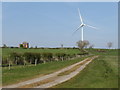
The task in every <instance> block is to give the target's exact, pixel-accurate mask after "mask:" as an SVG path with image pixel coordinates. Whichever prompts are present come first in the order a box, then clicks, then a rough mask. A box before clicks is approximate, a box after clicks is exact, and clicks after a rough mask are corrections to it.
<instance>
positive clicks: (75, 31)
mask: <svg viewBox="0 0 120 90" xmlns="http://www.w3.org/2000/svg"><path fill="white" fill-rule="evenodd" d="M79 28H81V25H80V26H79V27H78V28H77V29H76V30H75V31H74V32H73V34H75V33H76V32H77V31H78V30H79Z"/></svg>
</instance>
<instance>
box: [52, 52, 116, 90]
mask: <svg viewBox="0 0 120 90" xmlns="http://www.w3.org/2000/svg"><path fill="white" fill-rule="evenodd" d="M94 54H99V55H100V57H99V58H98V59H96V60H93V62H91V63H90V64H89V65H88V66H87V67H86V68H85V69H84V70H83V71H81V72H80V73H79V74H78V75H77V76H76V77H74V78H72V79H71V80H69V81H67V82H64V83H62V84H60V85H57V86H55V87H53V88H117V87H118V56H117V51H116V50H111V51H106V52H104V53H103V52H102V53H101V52H100V53H98V52H95V51H94Z"/></svg>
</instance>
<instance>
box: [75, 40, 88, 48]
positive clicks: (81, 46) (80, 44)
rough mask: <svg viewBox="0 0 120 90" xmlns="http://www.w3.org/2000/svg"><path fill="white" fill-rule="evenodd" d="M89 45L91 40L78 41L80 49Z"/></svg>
mask: <svg viewBox="0 0 120 90" xmlns="http://www.w3.org/2000/svg"><path fill="white" fill-rule="evenodd" d="M88 45H89V41H87V40H84V41H81V40H80V41H78V42H77V46H78V47H79V49H83V48H85V47H87V46H88Z"/></svg>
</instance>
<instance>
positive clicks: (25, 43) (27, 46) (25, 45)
mask: <svg viewBox="0 0 120 90" xmlns="http://www.w3.org/2000/svg"><path fill="white" fill-rule="evenodd" d="M19 47H20V48H21V47H22V48H29V43H27V42H23V43H22V44H19Z"/></svg>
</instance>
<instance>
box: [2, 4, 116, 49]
mask: <svg viewBox="0 0 120 90" xmlns="http://www.w3.org/2000/svg"><path fill="white" fill-rule="evenodd" d="M78 8H80V11H81V15H82V17H83V20H84V22H85V23H86V24H89V25H92V26H95V27H97V28H99V30H94V29H92V28H88V27H85V28H84V40H88V41H89V42H90V43H91V44H94V45H95V47H102V48H106V47H107V46H106V45H107V42H113V48H117V44H118V16H117V15H118V12H117V10H118V6H117V2H111V3H110V2H78V3H77V2H75V3H73V2H56V3H55V2H45V3H44V2H36V3H34V2H26V3H25V2H21V3H20V2H19V3H17V2H6V3H5V2H4V3H3V4H2V15H3V17H2V20H3V22H2V26H3V28H2V29H3V33H2V35H3V41H2V42H3V44H7V45H8V46H18V45H19V44H20V43H22V42H23V41H27V42H29V43H30V46H33V47H34V46H36V45H37V46H38V47H59V46H60V45H61V44H63V45H64V46H66V47H71V46H72V47H73V46H76V42H77V41H79V40H81V31H80V30H79V31H78V32H76V33H75V34H74V35H72V34H73V32H74V31H75V30H76V28H77V27H78V26H79V24H81V22H80V20H79V15H78V10H77V9H78Z"/></svg>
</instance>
